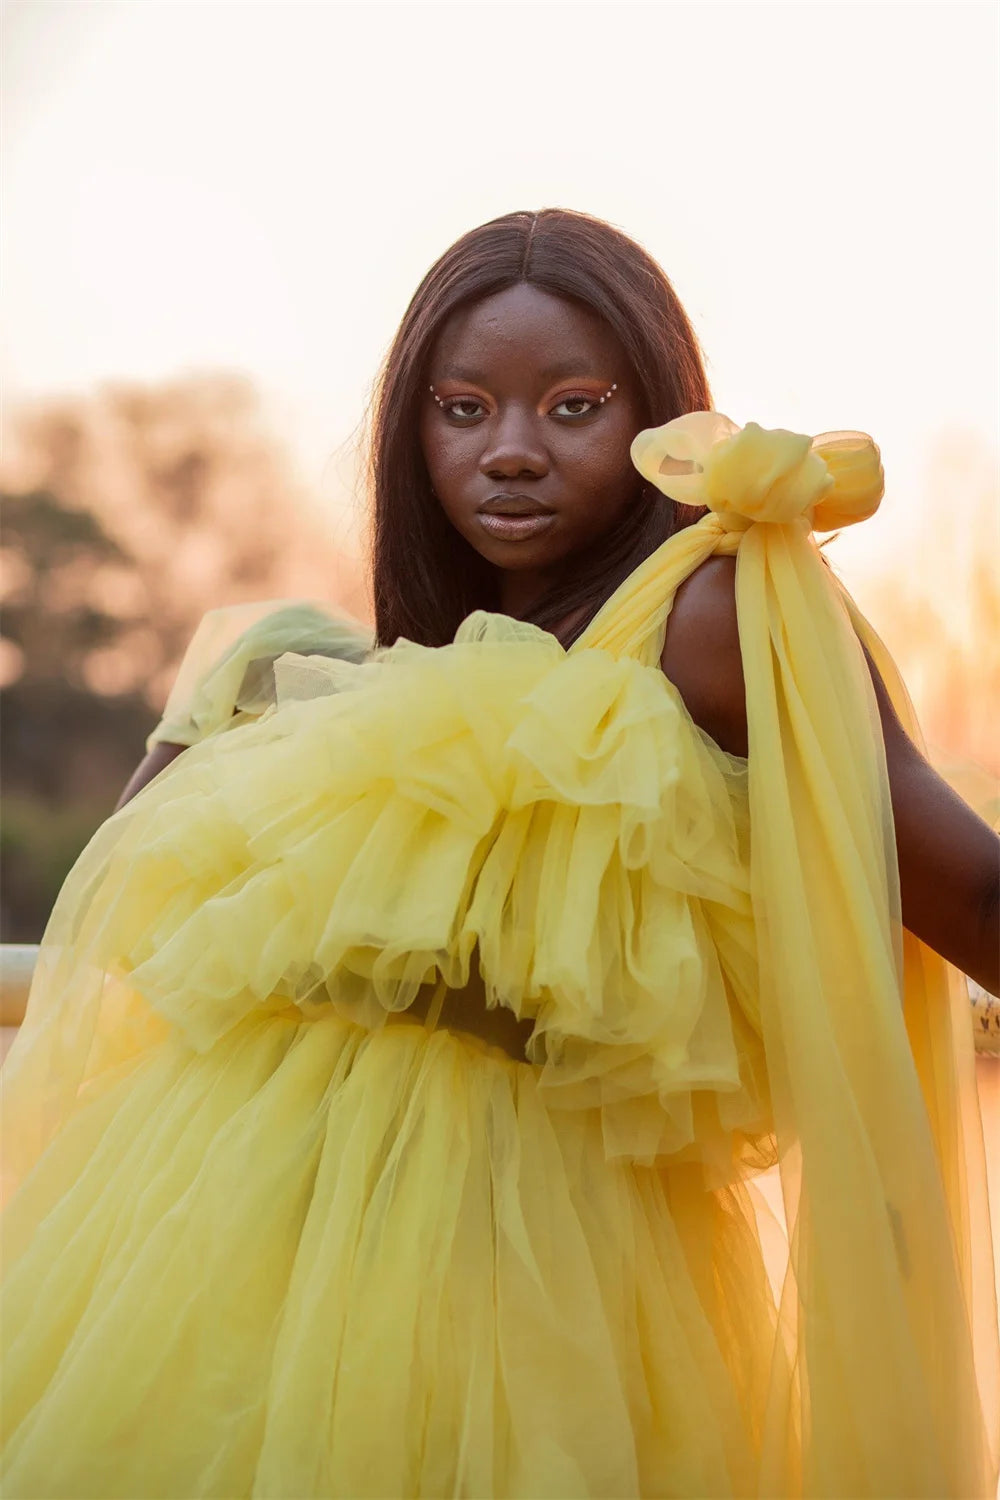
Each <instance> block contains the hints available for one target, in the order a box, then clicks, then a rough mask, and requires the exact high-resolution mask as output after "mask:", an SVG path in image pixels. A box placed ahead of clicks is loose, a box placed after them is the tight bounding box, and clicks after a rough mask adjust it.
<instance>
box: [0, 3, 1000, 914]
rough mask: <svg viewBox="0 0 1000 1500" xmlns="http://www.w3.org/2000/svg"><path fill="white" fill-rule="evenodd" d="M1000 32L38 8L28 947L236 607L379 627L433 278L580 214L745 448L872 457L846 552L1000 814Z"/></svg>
mask: <svg viewBox="0 0 1000 1500" xmlns="http://www.w3.org/2000/svg"><path fill="white" fill-rule="evenodd" d="M997 14H998V13H997V11H996V8H995V7H994V6H992V5H989V6H987V5H968V4H961V3H956V0H949V3H948V4H947V5H946V6H945V5H908V4H902V5H900V4H890V5H873V4H863V5H862V4H838V5H811V4H806V3H801V4H798V5H795V6H792V5H775V6H769V5H745V6H739V7H735V6H729V5H715V4H711V3H706V0H700V3H699V4H698V5H697V6H687V5H663V6H654V5H650V6H634V5H628V4H622V3H617V0H616V3H610V0H609V3H606V4H601V5H586V4H565V5H563V4H550V5H536V4H530V5H517V4H508V5H504V6H492V5H483V6H477V5H473V4H457V5H421V4H414V5H408V6H406V7H397V6H394V5H381V4H378V3H372V0H367V3H366V4H365V5H364V6H340V5H325V4H296V3H294V0H281V3H280V4H270V3H257V4H247V3H242V0H229V3H202V0H186V3H182V0H174V3H165V4H164V3H157V0H127V3H117V0H72V3H69V4H65V3H50V0H27V3H25V0H21V3H17V0H14V3H8V4H7V5H6V7H5V10H4V18H3V27H4V37H3V79H2V109H3V122H2V123H3V147H2V167H0V170H2V183H0V187H2V242H0V254H2V297H3V322H4V328H5V353H4V365H3V371H2V382H3V411H2V422H3V447H2V454H0V484H2V489H3V502H4V522H3V537H2V556H0V561H2V565H3V584H2V588H3V600H2V607H3V613H2V632H3V638H2V641H0V678H2V683H3V688H4V698H5V709H4V713H3V720H2V733H3V760H2V767H3V783H2V790H3V822H2V828H3V832H2V849H0V854H2V857H3V867H4V883H3V894H2V903H0V905H2V910H0V936H2V938H3V940H4V941H7V942H32V941H37V939H38V937H39V936H40V934H41V930H42V927H43V926H44V922H45V918H46V916H47V913H48V910H49V908H50V906H51V903H52V900H53V898H54V896H55V893H56V891H57V890H58V888H59V885H60V884H61V882H62V879H63V878H64V876H65V873H66V871H67V869H68V868H69V865H70V864H71V863H72V861H73V859H74V858H75V856H76V854H77V853H78V852H79V850H80V849H81V848H82V846H83V844H84V843H85V842H86V840H87V838H88V837H89V836H90V834H91V832H92V831H93V829H94V828H95V827H96V826H97V824H98V823H100V821H101V820H102V819H103V818H105V817H106V816H107V815H108V813H109V812H110V810H111V808H112V806H113V805H114V802H115V800H116V798H117V796H118V794H119V792H120V790H121V788H122V786H123V784H124V782H125V781H126V780H127V778H128V776H129V774H130V772H131V771H132V769H133V768H134V766H135V765H136V763H137V762H138V760H139V759H140V758H141V756H142V754H143V741H144V738H145V736H146V734H147V733H148V732H149V730H150V729H151V728H152V726H153V725H154V723H155V722H156V720H157V718H158V717H159V713H160V710H161V709H162V706H163V703H164V700H165V697H166V694H167V691H168V689H169V687H170V684H171V681H172V678H173V675H174V673H175V671H176V667H177V664H178V662H179V660H180V657H181V656H182V654H183V651H184V648H185V646H186V644H187V642H188V640H189V639H190V636H191V634H192V632H193V630H194V628H195V626H196V625H197V623H198V620H199V619H200V618H201V616H202V614H203V613H204V612H205V611H206V610H208V609H212V608H215V607H217V606H219V605H223V604H231V603H237V602H242V601H260V600H266V599H272V598H288V597H305V598H311V599H317V600H320V601H322V602H325V603H326V604H328V605H330V604H332V605H334V606H339V607H341V608H343V609H344V610H345V611H347V612H349V613H351V614H353V615H354V616H355V617H357V618H359V619H365V620H370V618H371V615H370V608H369V599H368V589H367V578H366V529H365V514H366V509H365V495H364V488H363V482H362V479H361V468H360V438H361V431H362V426H361V424H362V419H363V416H364V411H365V406H366V402H367V400H368V397H369V394H370V390H371V385H372V381H373V378H374V375H375V372H376V370H377V368H378V365H379V363H380V361H381V359H382V357H383V355H384V353H385V351H386V349H387V347H388V345H389V342H390V340H391V338H392V335H393V332H394V330H395V327H396V325H397V323H398V321H399V318H400V317H401V315H402V313H403V310H404V308H405V306H406V303H407V301H408V300H409V297H410V295H411V293H412V291H413V289H414V287H415V286H416V284H417V282H418V281H419V279H420V278H421V277H422V275H423V274H424V272H425V271H426V269H427V268H428V266H429V265H430V264H431V263H432V261H433V260H434V259H436V257H437V256H438V255H439V254H440V253H441V251H442V250H443V249H444V248H445V247H446V246H447V245H448V244H450V243H451V242H452V241H453V240H454V239H455V238H456V237H457V236H458V235H459V234H461V233H462V232H464V231H465V230H466V229H468V228H470V227H471V226H472V225H474V224H477V223H480V222H482V221H483V220H486V219H488V218H491V217H494V216H495V215H497V214H500V213H504V212H507V211H509V210H511V209H519V208H528V209H534V208H539V207H545V206H563V207H570V208H576V209H581V210H584V211H586V212H588V213H592V214H596V215H599V216H601V217H603V218H606V219H609V220H611V221H612V222H613V223H615V224H617V225H618V226H620V227H621V228H622V229H624V230H625V231H626V232H628V233H629V234H631V235H633V236H634V237H635V238H636V239H638V240H640V241H641V242H642V243H643V244H644V245H645V246H646V247H647V249H649V250H650V251H651V252H652V254H653V255H654V256H656V258H657V259H658V260H659V261H660V262H661V264H662V265H663V266H664V268H665V270H666V271H667V274H668V275H669V276H670V277H671V279H672V281H673V282H674V285H675V287H676V288H677V291H678V293H679V295H680V297H681V299H682V301H683V303H684V304H685V306H686V308H687V309H688V312H689V314H690V316H691V318H692V320H693V322H694V325H695V328H696V330H697V332H698V334H699V336H700V338H701V341H702V343H703V346H704V349H705V353H706V357H707V361H708V367H709V373H710V378H711V381H712V385H713V390H714V396H715V404H716V406H717V408H718V409H720V410H722V411H724V412H726V413H727V414H728V415H729V416H731V417H733V418H734V419H735V420H736V421H738V422H740V423H743V422H746V421H748V420H755V421H758V422H760V423H762V424H763V425H765V426H781V427H790V428H793V429H795V430H798V431H801V432H809V433H815V432H820V431H823V430H828V429H832V428H841V427H852V428H861V429H863V430H865V431H867V432H870V433H871V434H872V435H873V436H874V437H875V439H876V441H877V442H878V443H879V445H880V447H881V449H882V454H883V461H884V465H885V470H886V476H887V493H886V498H885V501H884V502H883V505H882V508H881V511H880V513H879V514H878V516H876V517H875V518H874V519H873V520H872V521H870V522H868V523H867V524H865V525H864V526H862V527H859V528H856V529H855V532H854V533H852V532H847V533H845V534H844V535H843V536H842V537H840V538H838V539H837V540H835V541H834V542H833V543H832V545H831V547H830V549H829V555H830V557H831V559H832V560H833V562H834V564H835V566H836V567H837V568H838V570H839V571H840V573H841V576H842V577H843V578H844V579H845V581H846V582H847V584H848V586H849V587H850V588H851V589H852V591H853V592H854V594H855V596H856V597H857V599H858V601H859V603H860V604H861V607H862V608H863V609H864V610H865V611H866V613H867V614H868V615H869V617H870V618H871V619H872V621H873V623H874V624H875V626H876V628H877V629H878V630H879V631H880V633H881V634H882V635H883V636H884V638H885V639H886V640H887V642H888V644H889V645H890V648H891V649H892V650H893V652H894V653H895V655H896V657H897V659H898V661H899V663H900V665H901V667H902V670H903V673H904V676H905V677H906V680H907V682H908V685H909V687H910V691H911V693H912V695H913V697H914V699H915V701H916V703H917V707H918V710H919V712H920V715H921V718H922V721H923V724H924V728H925V731H926V734H927V737H928V740H929V743H930V746H931V752H932V755H933V757H934V759H935V761H936V763H937V764H938V765H939V766H940V767H941V769H942V770H943V771H944V772H945V774H946V775H948V776H949V778H950V779H951V780H952V781H953V782H954V784H955V785H956V786H957V787H958V788H959V790H960V791H961V792H962V793H963V795H965V796H966V797H967V799H968V800H969V801H970V802H972V803H973V805H975V806H976V807H977V808H978V809H979V810H980V811H981V812H983V813H984V814H985V815H986V816H987V817H989V818H990V819H991V820H992V819H993V818H994V817H995V816H996V815H997V812H998V810H1000V802H998V784H1000V783H998V778H1000V736H997V735H996V732H995V726H996V723H997V722H1000V714H998V708H1000V588H998V582H997V575H996V571H995V570H996V558H997V555H998V550H1000V549H998V546H997V544H998V542H1000V534H998V510H1000V507H998V504H997V501H998V473H997V449H998V435H997V411H998V400H997V397H998V371H1000V336H998V332H1000V318H998V283H997V277H996V265H997V250H998V245H997V238H998V234H997V226H998V212H997V210H998V201H997V200H998V181H1000V177H998V148H997V141H998V100H997V84H996V74H995V57H996V50H997V25H998V22H997Z"/></svg>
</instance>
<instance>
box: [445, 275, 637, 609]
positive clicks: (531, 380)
mask: <svg viewBox="0 0 1000 1500" xmlns="http://www.w3.org/2000/svg"><path fill="white" fill-rule="evenodd" d="M428 384H430V385H433V386H434V391H433V393H432V392H431V391H430V390H428V389H426V386H427V385H428ZM612 385H616V386H617V389H616V390H615V391H614V392H612V394H611V395H610V396H608V395H607V392H608V391H609V390H610V389H611V387H612ZM435 396H437V397H439V398H440V400H441V401H442V402H443V403H444V405H443V406H439V405H438V403H437V401H435V399H434V397H435ZM602 396H605V397H606V399H605V401H604V403H603V404H601V397H602ZM642 425H643V419H642V414H641V408H640V401H639V393H638V391H637V390H636V388H635V379H634V377H633V375H632V373H631V371H630V369H629V367H628V363H627V360H626V357H625V352H624V350H623V348H622V346H621V344H620V343H619V340H618V337H617V335H616V334H615V333H614V332H613V331H612V330H611V328H609V327H608V325H607V324H606V323H605V322H604V321H603V320H602V319H601V318H599V317H598V316H597V314H596V313H593V312H591V311H590V310H589V309H588V308H586V307H584V306H582V305H581V304H578V303H576V302H571V301H569V300H567V299H566V298H563V297H557V296H554V295H553V294H552V293H550V292H544V291H541V290H540V289H539V288H537V287H533V286H528V285H525V284H519V285H517V286H513V287H510V288H508V289H507V290H506V291H503V292H498V293H497V294H496V295H495V296H492V297H487V298H485V299H484V300H483V301H481V302H477V303H474V304H472V305H471V306H468V307H465V308H460V309H459V310H458V311H457V312H455V313H454V314H453V315H452V316H451V318H450V319H449V320H448V321H447V322H446V323H445V324H444V326H443V327H442V329H441V332H440V334H439V336H438V338H437V341H436V342H435V344H434V347H433V349H432V351H431V356H430V360H429V362H428V365H427V372H426V382H425V390H424V403H423V408H422V412H421V420H420V438H421V444H422V447H423V453H424V458H425V460H426V463H427V469H428V472H429V474H430V480H431V484H432V485H433V487H434V490H435V492H436V494H437V496H438V499H439V501H440V503H441V507H442V509H443V510H444V512H445V514H446V516H447V517H448V519H449V520H450V521H451V524H452V525H453V526H454V527H455V529H456V530H457V531H458V532H460V533H461V535H462V536H463V537H465V539H466V541H467V542H469V543H470V544H471V546H473V547H475V549H476V551H477V552H479V553H480V554H481V555H482V556H483V557H484V558H486V560H487V561H488V562H491V563H493V564H494V565H495V566H496V567H497V568H498V569H500V592H501V608H502V609H503V610H504V611H505V612H506V613H509V614H514V615H518V614H523V613H524V611H525V610H526V609H528V608H530V606H531V605H532V603H534V602H535V600H536V599H537V598H538V597H540V596H541V594H542V593H544V592H545V590H546V589H547V588H548V587H549V586H550V585H551V584H552V583H553V582H555V581H556V580H557V579H559V578H560V577H561V576H563V574H564V572H565V570H566V567H567V565H571V559H572V558H573V556H574V555H575V554H577V553H579V552H581V551H583V550H584V549H585V548H587V547H589V546H591V545H592V544H593V543H594V542H596V541H598V540H599V538H600V537H601V536H602V535H605V534H606V533H607V532H609V531H610V530H611V529H612V528H613V527H614V525H615V523H616V521H617V520H618V518H619V517H620V515H621V514H622V511H623V509H624V508H625V507H626V506H627V505H629V504H630V503H637V495H638V491H639V488H640V485H641V480H640V479H639V476H638V474H637V473H636V471H635V469H634V468H633V466H632V462H631V460H630V458H629V446H630V444H631V442H632V439H633V438H634V437H635V434H636V433H637V432H638V431H639V429H640V428H641V426H642ZM638 503H641V502H638ZM498 508H499V510H510V509H520V510H522V511H533V512H534V513H535V517H534V519H533V520H531V521H529V522H528V523H525V522H524V521H522V522H521V524H520V526H519V527H517V529H516V530H515V529H513V528H511V529H508V531H507V532H506V534H505V533H504V532H503V531H502V530H501V526H502V523H491V520H490V517H491V515H494V516H495V515H496V514H497V513H498ZM491 524H493V525H495V529H491Z"/></svg>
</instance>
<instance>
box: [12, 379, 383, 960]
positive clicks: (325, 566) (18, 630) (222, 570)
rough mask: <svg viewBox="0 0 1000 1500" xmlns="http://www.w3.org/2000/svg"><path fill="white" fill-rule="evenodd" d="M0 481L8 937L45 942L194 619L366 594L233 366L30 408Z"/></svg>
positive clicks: (139, 752) (15, 432) (352, 602)
mask: <svg viewBox="0 0 1000 1500" xmlns="http://www.w3.org/2000/svg"><path fill="white" fill-rule="evenodd" d="M0 487H2V506H3V533H2V547H0V565H2V577H3V614H2V621H0V625H2V636H0V677H2V683H3V687H4V691H3V712H2V716H0V754H2V762H0V770H2V782H0V786H2V809H0V811H2V833H0V857H2V889H0V940H2V941H4V942H36V941H38V939H39V937H40V935H41V932H42V930H43V928H44V925H45V922H46V920H47V917H48V913H49V911H50V910H51V907H52V903H53V901H54V899H55V896H56V895H57V893H58V891H59V888H60V886H61V884H62V882H63V880H64V879H65V876H66V874H67V873H68V870H69V868H70V866H71V865H72V863H73V861H74V860H75V859H76V857H77V855H78V854H79V853H80V851H81V849H82V848H83V847H84V845H85V843H86V842H87V840H88V839H89V837H90V836H91V834H92V833H93V832H94V830H95V829H96V828H97V826H98V825H99V824H100V823H101V821H102V820H103V819H104V818H106V817H107V816H108V815H109V814H110V812H111V810H112V808H113V807H114V804H115V802H116V801H117V799H118V796H119V794H120V792H121V789H122V787H123V786H124V784H125V782H126V781H127V780H128V778H129V776H130V775H131V773H132V771H133V770H134V768H135V766H136V765H137V763H138V762H139V761H140V760H141V759H142V757H143V755H144V753H145V748H144V742H145V739H146V736H147V735H148V733H149V731H150V730H151V729H152V728H153V726H154V725H155V723H156V722H157V720H158V718H159V716H160V712H161V710H162V707H163V703H164V701H165V699H166V695H167V692H168V691H169V689H170V686H171V683H172V681H173V678H174V676H175V674H176V670H177V666H178V664H179V662H180V659H181V657H182V655H183V653H184V650H185V648H186V646H187V643H188V641H189V640H190V638H191V635H192V634H193V632H194V629H195V627H196V625H197V624H198V621H199V620H200V618H201V616H202V615H203V614H204V612H205V611H206V610H209V609H214V608H216V607H218V606H219V605H223V604H234V603H241V602H246V601H250V600H254V601H257V600H264V599H269V598H315V599H322V600H325V601H326V602H328V603H329V602H336V601H339V602H341V603H342V604H344V605H345V607H347V608H349V609H351V610H353V611H354V612H358V610H359V595H360V593H361V587H360V581H359V579H358V578H357V576H356V571H350V570H346V569H345V565H344V560H343V559H342V558H340V557H338V555H337V552H336V549H335V547H334V544H333V542H332V540H331V537H330V535H329V534H328V528H327V526H326V525H325V524H324V523H323V522H322V520H321V518H320V516H319V514H318V511H317V508H316V506H315V505H314V503H313V501H312V497H311V496H310V495H309V494H308V493H307V492H306V491H305V490H304V488H303V486H302V484H301V483H300V481H299V480H298V478H297V476H296V474H295V472H294V467H293V464H292V462H291V460H290V458H289V456H288V454H287V452H286V450H285V448H284V447H283V446H282V444H281V443H280V442H279V441H278V439H277V438H276V437H275V435H274V433H273V431H272V430H271V428H270V426H269V423H268V420H267V417H266V414H265V412H264V411H263V409H262V405H261V401H260V398H259V396H258V394H257V392H256V391H255V389H254V387H253V386H252V385H251V384H250V382H248V381H247V380H245V379H243V378H242V377H238V376H230V375H225V374H223V375H194V376H191V377H188V378H185V379H183V380H178V381H174V382H170V383H166V384H163V385H160V386H152V387H148V386H135V385H114V386H107V387H104V388H103V389H101V390H100V391H98V392H97V393H95V394H94V395H93V396H90V397H79V398H60V399H56V400H51V401H47V402H41V403H39V404H36V405H34V406H31V407H24V408H22V409H20V410H19V411H18V412H16V413H15V414H14V417H13V419H12V432H11V434H10V436H9V439H7V440H5V443H4V455H3V466H2V476H0ZM361 612H363V605H362V606H361Z"/></svg>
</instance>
